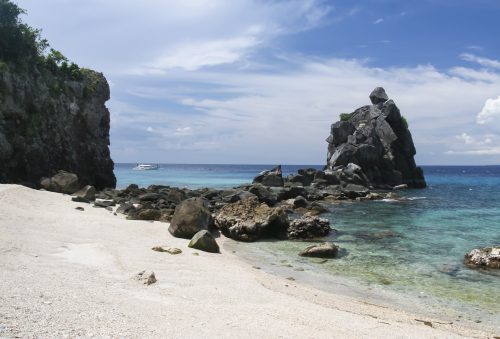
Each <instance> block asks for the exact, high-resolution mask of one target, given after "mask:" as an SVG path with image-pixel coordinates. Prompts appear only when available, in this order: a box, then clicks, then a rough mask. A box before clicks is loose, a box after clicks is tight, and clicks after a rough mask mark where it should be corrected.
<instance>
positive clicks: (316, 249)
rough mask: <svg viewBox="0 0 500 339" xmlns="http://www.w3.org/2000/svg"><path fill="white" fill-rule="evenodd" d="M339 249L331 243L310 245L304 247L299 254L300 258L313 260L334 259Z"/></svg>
mask: <svg viewBox="0 0 500 339" xmlns="http://www.w3.org/2000/svg"><path fill="white" fill-rule="evenodd" d="M338 251H339V248H338V246H337V245H335V244H334V243H332V242H324V243H322V244H319V245H312V246H309V247H306V248H305V249H304V250H303V251H302V252H300V253H299V255H300V256H301V257H314V258H335V257H336V256H337V254H338Z"/></svg>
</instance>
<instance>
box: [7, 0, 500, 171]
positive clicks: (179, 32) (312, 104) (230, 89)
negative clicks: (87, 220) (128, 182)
mask: <svg viewBox="0 0 500 339" xmlns="http://www.w3.org/2000/svg"><path fill="white" fill-rule="evenodd" d="M17 3H18V4H19V5H20V6H21V7H22V8H25V9H26V10H27V11H28V16H26V17H25V18H24V19H25V21H26V22H28V23H29V24H30V25H32V26H34V27H38V28H41V29H42V30H43V33H44V36H45V37H46V38H47V39H49V41H50V43H51V45H52V46H53V47H54V48H56V49H58V50H61V51H62V52H63V53H64V54H65V55H66V56H68V57H69V58H70V59H71V60H73V61H75V62H76V63H78V64H79V65H81V66H84V67H89V68H93V69H95V70H98V71H101V72H103V73H104V74H105V76H106V77H107V79H108V81H109V82H110V85H111V100H110V101H109V102H108V103H107V105H108V107H109V108H110V111H111V124H112V127H111V152H112V157H113V159H114V160H115V161H116V162H169V163H271V164H274V163H283V164H322V163H324V162H325V161H326V159H325V158H326V142H325V138H326V137H327V136H328V133H329V129H330V124H331V123H333V122H335V121H336V120H338V115H339V113H342V112H351V111H353V110H354V109H356V108H358V107H360V106H362V105H365V104H368V103H369V99H368V94H369V93H370V91H371V90H372V89H373V88H374V87H377V86H383V87H385V89H386V91H387V93H388V95H389V97H391V98H392V99H393V100H394V101H395V102H396V104H397V105H398V106H399V108H400V110H401V112H402V114H403V115H404V116H406V117H407V119H408V121H409V124H410V129H411V131H412V134H413V138H414V141H415V144H416V147H417V152H418V153H417V157H416V158H417V162H418V163H419V164H423V165H426V164H500V40H499V39H498V37H499V36H500V23H499V21H498V13H500V2H499V1H497V0H474V1H472V0H470V1H465V0H420V1H401V0H397V1H396V0H372V1H368V0H365V1H345V0H343V1H340V0H339V1H333V0H332V1H322V0H301V1H299V0H290V1H278V0H276V1H264V0H254V1H252V0H232V1H230V0H225V1H223V0H210V1H209V0H183V1H173V0H172V1H168V0H167V1H160V0H144V1H130V0H121V1H118V0H108V1H98V0H87V1H77V0H73V1H72V0H45V1H39V0H20V1H17Z"/></svg>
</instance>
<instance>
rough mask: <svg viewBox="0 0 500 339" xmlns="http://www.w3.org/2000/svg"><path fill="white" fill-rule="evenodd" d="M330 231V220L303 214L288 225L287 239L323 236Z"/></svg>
mask: <svg viewBox="0 0 500 339" xmlns="http://www.w3.org/2000/svg"><path fill="white" fill-rule="evenodd" d="M329 233H330V221H328V219H325V218H319V217H315V216H310V215H305V216H303V217H302V218H300V219H295V220H292V221H291V222H290V226H288V230H287V237H288V239H310V238H317V237H324V236H327V235H328V234H329Z"/></svg>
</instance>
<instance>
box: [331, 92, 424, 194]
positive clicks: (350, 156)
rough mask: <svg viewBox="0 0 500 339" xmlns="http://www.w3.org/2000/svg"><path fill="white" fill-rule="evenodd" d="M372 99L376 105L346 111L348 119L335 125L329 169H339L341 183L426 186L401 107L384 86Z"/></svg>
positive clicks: (332, 170) (381, 185) (374, 185)
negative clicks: (400, 110)
mask: <svg viewBox="0 0 500 339" xmlns="http://www.w3.org/2000/svg"><path fill="white" fill-rule="evenodd" d="M370 100H371V101H372V103H373V105H367V106H363V107H360V108H358V109H356V110H355V111H354V112H353V113H351V114H349V115H346V118H345V119H347V120H346V121H339V122H336V123H334V124H333V125H332V126H331V131H330V135H329V136H328V138H327V139H326V141H327V143H328V155H327V166H326V169H325V173H331V172H337V173H336V175H335V176H336V178H337V179H339V182H340V184H345V183H352V184H356V185H362V186H366V187H370V186H373V187H378V188H386V187H388V186H390V187H393V186H399V185H403V184H406V185H407V186H408V187H410V188H423V187H425V186H426V183H425V178H424V175H423V172H422V169H420V168H419V167H417V166H416V164H415V160H414V156H415V154H416V150H415V146H414V144H413V139H412V136H411V133H410V131H409V129H408V124H407V122H406V120H405V119H404V118H403V117H402V116H401V113H400V112H399V109H398V107H397V106H396V104H395V103H394V101H392V100H389V98H388V96H387V94H386V93H385V90H384V89H383V88H381V87H377V88H375V89H374V90H373V92H372V93H371V94H370ZM353 165H355V166H357V167H359V168H354V167H353ZM324 179H325V180H327V181H328V179H329V178H326V177H325V178H324ZM330 179H333V178H332V177H330ZM335 184H337V183H335Z"/></svg>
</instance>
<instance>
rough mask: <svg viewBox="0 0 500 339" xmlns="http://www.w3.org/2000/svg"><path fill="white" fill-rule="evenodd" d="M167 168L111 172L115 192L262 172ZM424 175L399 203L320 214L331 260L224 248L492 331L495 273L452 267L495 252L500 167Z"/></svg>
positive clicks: (289, 249) (499, 290) (217, 181)
mask: <svg viewBox="0 0 500 339" xmlns="http://www.w3.org/2000/svg"><path fill="white" fill-rule="evenodd" d="M170 166H172V167H168V166H166V167H164V168H163V170H159V171H151V172H156V173H154V174H151V172H149V171H148V172H147V173H144V172H141V173H133V174H130V173H127V175H125V171H124V170H123V169H120V165H119V166H117V170H116V174H117V177H118V182H119V185H120V186H121V187H123V186H126V184H128V183H131V182H135V183H139V184H140V185H143V186H145V185H148V184H151V183H164V184H169V185H175V186H188V187H201V186H210V187H231V186H235V185H238V184H241V183H245V182H249V181H251V179H252V177H253V176H254V175H255V174H256V173H258V172H259V171H261V170H263V169H268V168H270V167H271V166H269V165H267V166H266V165H263V166H258V165H251V166H245V165H170ZM303 167H305V166H285V167H284V168H283V170H284V172H285V173H289V172H295V171H296V170H297V169H298V168H303ZM315 167H316V168H320V166H315ZM129 168H130V166H129ZM424 171H425V176H426V179H427V182H428V185H429V187H428V188H426V189H422V190H406V191H400V193H399V194H401V195H402V196H404V197H406V198H408V200H406V201H399V202H396V201H369V202H359V203H345V204H336V205H329V210H330V212H329V213H327V214H325V215H323V216H324V217H327V218H329V219H330V221H331V222H332V227H333V228H335V229H336V230H337V231H338V232H336V233H333V234H332V236H330V240H332V241H334V242H335V243H336V244H338V245H339V246H340V247H341V248H342V249H343V255H342V257H341V258H339V259H335V260H329V261H327V262H325V263H322V264H318V263H317V262H314V261H311V260H310V259H305V258H300V257H298V256H297V253H298V252H299V251H300V250H302V249H303V248H304V247H306V246H308V245H309V244H310V243H308V242H296V241H278V242H273V241H266V242H258V243H254V244H237V243H236V244H233V245H232V246H233V248H234V249H235V250H236V251H237V252H238V254H239V255H242V256H243V257H245V258H246V259H247V260H249V261H251V262H253V263H258V264H259V265H260V266H263V267H265V268H266V269H268V270H269V271H271V272H274V273H277V274H284V275H292V276H294V277H297V279H298V280H299V278H300V280H304V281H308V282H311V283H316V284H318V285H321V286H320V287H322V288H326V289H328V288H329V287H330V288H333V287H332V286H334V284H330V285H329V283H328V282H329V281H330V278H333V279H336V281H337V282H338V281H342V286H344V288H343V289H344V292H345V293H349V292H350V293H354V294H358V295H359V294H361V295H365V296H366V295H367V294H370V295H372V297H373V298H374V299H375V300H378V299H380V300H382V299H383V300H385V301H387V302H388V303H393V304H394V303H395V304H398V305H401V306H409V305H410V306H411V307H409V308H411V309H413V308H418V309H420V310H425V311H427V312H429V313H434V314H435V315H440V316H442V317H446V318H448V319H450V320H452V321H457V320H460V318H458V319H457V317H458V316H460V317H463V319H465V318H467V319H469V320H470V321H481V322H482V323H483V324H484V325H488V326H493V327H496V328H498V327H499V325H498V324H499V323H500V272H493V271H479V270H472V269H468V268H466V267H464V266H463V264H462V260H463V255H464V253H465V252H467V251H470V250H471V249H473V248H477V247H482V246H488V245H495V244H500V166H490V167H486V166H485V167H439V166H429V167H424ZM129 172H130V170H129ZM134 172H136V171H134ZM155 180H157V181H155ZM297 269H298V270H297ZM302 269H303V270H304V271H302ZM308 272H309V273H310V274H309V275H308V274H307V273H308ZM338 288H339V286H335V289H338ZM375 292H376V293H375Z"/></svg>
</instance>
